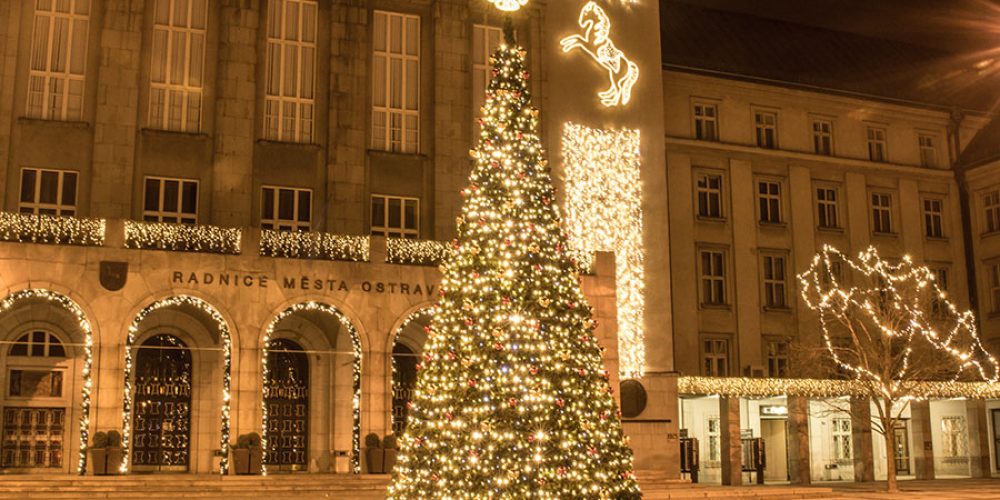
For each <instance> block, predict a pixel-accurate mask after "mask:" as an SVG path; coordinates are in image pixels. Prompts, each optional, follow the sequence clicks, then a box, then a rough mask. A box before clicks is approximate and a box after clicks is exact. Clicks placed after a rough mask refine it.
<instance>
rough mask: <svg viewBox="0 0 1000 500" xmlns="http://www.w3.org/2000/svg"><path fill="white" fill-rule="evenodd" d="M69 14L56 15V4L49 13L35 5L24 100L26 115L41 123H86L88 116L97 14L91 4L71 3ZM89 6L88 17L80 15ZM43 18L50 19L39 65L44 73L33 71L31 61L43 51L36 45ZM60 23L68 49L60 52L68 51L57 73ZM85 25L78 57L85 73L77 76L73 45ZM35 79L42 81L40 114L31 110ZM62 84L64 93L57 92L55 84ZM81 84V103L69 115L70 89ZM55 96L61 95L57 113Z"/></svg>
mask: <svg viewBox="0 0 1000 500" xmlns="http://www.w3.org/2000/svg"><path fill="white" fill-rule="evenodd" d="M69 2H70V3H69V12H57V11H56V7H57V5H58V4H57V3H56V2H52V3H51V7H50V8H49V9H48V10H40V9H39V7H38V2H32V3H33V4H34V5H32V6H31V7H30V8H31V16H32V17H31V28H30V29H31V35H30V36H31V39H30V40H29V43H28V50H30V52H29V56H28V61H27V66H28V84H27V89H26V95H25V100H24V115H25V116H26V117H28V118H34V119H40V120H55V121H83V120H84V115H85V114H86V99H87V66H88V62H87V60H88V58H89V52H90V35H91V30H90V28H91V21H92V19H91V18H92V17H93V13H94V9H95V7H94V2H92V1H91V0H69ZM84 3H85V4H86V7H85V9H83V10H85V13H81V12H80V10H81V9H79V8H78V5H80V4H84ZM40 17H45V18H47V19H46V21H45V23H46V24H47V28H46V29H47V37H46V41H45V47H44V52H45V56H44V59H45V60H44V61H40V62H41V63H42V64H44V69H34V68H33V66H34V61H32V58H33V55H34V54H35V53H40V52H41V50H39V49H41V48H40V47H36V46H35V43H36V40H37V38H36V37H37V36H38V35H39V34H38V33H37V29H38V28H39V26H40V25H41V22H42V21H41V19H39V18H40ZM59 19H64V20H65V22H66V40H65V45H64V46H61V47H60V48H61V50H64V51H65V58H66V59H65V61H63V64H64V69H63V70H62V71H57V70H54V69H53V55H54V54H53V50H52V46H53V43H54V41H55V40H54V33H55V30H54V29H53V27H54V26H55V24H56V21H57V20H59ZM80 22H82V23H85V26H83V28H84V29H83V35H82V37H83V44H82V53H81V54H79V57H80V58H81V59H82V64H81V66H82V72H77V71H74V70H73V69H72V66H73V59H74V56H75V54H74V52H73V45H74V41H75V40H77V33H76V31H77V29H76V28H77V24H78V23H80ZM35 79H41V81H42V84H41V96H40V97H39V104H38V109H37V112H36V111H35V110H33V107H34V106H32V102H33V101H32V92H33V91H32V83H33V80H35ZM60 81H61V84H62V90H61V91H56V92H54V91H53V90H52V87H53V85H54V84H57V83H56V82H60ZM74 82H76V83H78V84H79V90H80V93H79V95H78V96H77V98H78V99H79V108H78V109H76V108H74V110H73V111H72V113H73V114H72V115H71V114H70V113H71V111H70V107H69V103H70V95H71V94H70V87H71V86H72V85H71V84H72V83H74ZM53 94H58V95H61V98H60V100H59V106H58V109H56V106H54V105H53Z"/></svg>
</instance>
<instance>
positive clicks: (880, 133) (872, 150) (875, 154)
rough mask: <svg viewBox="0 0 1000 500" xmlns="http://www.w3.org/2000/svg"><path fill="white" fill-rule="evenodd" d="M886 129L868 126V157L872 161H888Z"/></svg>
mask: <svg viewBox="0 0 1000 500" xmlns="http://www.w3.org/2000/svg"><path fill="white" fill-rule="evenodd" d="M885 149H886V143H885V129H884V128H881V127H868V159H869V160H871V161H886V160H885V158H886V155H885Z"/></svg>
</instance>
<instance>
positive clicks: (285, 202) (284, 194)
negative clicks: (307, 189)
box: [278, 189, 295, 220]
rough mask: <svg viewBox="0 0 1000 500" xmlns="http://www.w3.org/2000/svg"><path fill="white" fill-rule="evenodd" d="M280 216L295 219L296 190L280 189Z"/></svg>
mask: <svg viewBox="0 0 1000 500" xmlns="http://www.w3.org/2000/svg"><path fill="white" fill-rule="evenodd" d="M278 218H280V219H285V220H294V219H295V192H294V191H292V190H291V189H281V190H278Z"/></svg>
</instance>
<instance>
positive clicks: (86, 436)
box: [0, 288, 94, 476]
mask: <svg viewBox="0 0 1000 500" xmlns="http://www.w3.org/2000/svg"><path fill="white" fill-rule="evenodd" d="M30 300H44V301H47V302H51V303H53V304H55V305H56V306H58V307H61V308H62V309H64V310H65V311H66V312H68V313H69V314H70V315H72V316H73V319H74V320H76V322H77V325H78V326H79V327H80V331H81V332H83V338H84V344H83V370H82V373H81V378H82V379H83V386H82V387H81V389H80V393H81V394H80V446H79V448H78V455H77V467H76V470H77V474H79V475H81V476H82V475H84V474H86V473H87V442H88V441H89V440H90V404H91V392H92V390H93V388H94V381H93V375H92V373H91V371H92V370H93V367H94V331H93V329H92V328H91V327H90V321H89V320H88V319H87V316H86V315H85V314H84V313H83V309H81V308H80V306H79V305H78V304H77V303H76V302H74V301H73V300H72V299H70V298H69V297H67V296H65V295H63V294H61V293H57V292H53V291H50V290H44V289H39V288H30V289H27V290H21V291H19V292H15V293H13V294H11V295H9V296H7V297H6V298H5V299H3V301H0V316H2V315H3V314H5V313H8V312H10V311H12V310H13V309H14V308H16V307H18V306H19V305H21V304H22V303H24V302H26V301H30Z"/></svg>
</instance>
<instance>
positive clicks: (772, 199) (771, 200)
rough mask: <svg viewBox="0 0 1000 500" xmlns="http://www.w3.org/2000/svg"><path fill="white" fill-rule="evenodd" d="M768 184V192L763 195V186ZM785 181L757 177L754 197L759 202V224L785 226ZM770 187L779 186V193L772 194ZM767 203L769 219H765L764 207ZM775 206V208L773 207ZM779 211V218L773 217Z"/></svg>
mask: <svg viewBox="0 0 1000 500" xmlns="http://www.w3.org/2000/svg"><path fill="white" fill-rule="evenodd" d="M765 183H766V184H768V186H769V187H768V192H767V193H761V192H760V188H761V184H765ZM783 184H784V180H783V179H779V178H776V177H756V178H754V187H755V188H756V189H754V195H755V196H754V197H755V199H756V201H757V223H758V224H760V225H762V226H781V225H784V224H785V218H784V215H785V214H784V186H783ZM770 186H777V187H778V193H777V194H773V193H771V192H770ZM765 201H766V202H767V207H768V208H767V213H768V217H767V218H766V219H765V218H764V205H763V202H765ZM772 205H773V206H772ZM774 211H777V217H772V212H774Z"/></svg>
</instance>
